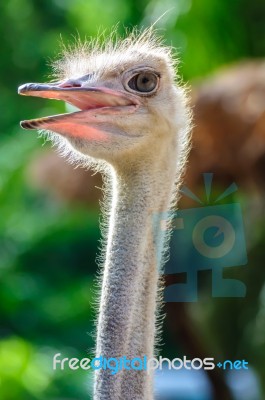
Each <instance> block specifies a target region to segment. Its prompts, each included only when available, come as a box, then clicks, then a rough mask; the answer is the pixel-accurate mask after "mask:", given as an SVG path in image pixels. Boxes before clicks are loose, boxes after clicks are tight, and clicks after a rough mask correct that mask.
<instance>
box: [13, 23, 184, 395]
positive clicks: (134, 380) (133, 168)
mask: <svg viewBox="0 0 265 400" xmlns="http://www.w3.org/2000/svg"><path fill="white" fill-rule="evenodd" d="M175 67H176V62H175V60H174V57H173V56H172V49H171V48H170V47H167V46H165V45H164V44H163V41H162V40H161V38H159V37H157V35H156V33H155V32H154V30H153V29H152V28H149V29H147V30H144V31H142V32H136V31H134V32H133V33H131V34H130V35H128V37H126V38H125V39H115V40H113V38H112V39H111V40H108V41H106V42H105V44H103V45H102V44H101V45H100V44H99V43H98V41H92V42H88V43H85V44H80V43H78V45H77V46H75V47H70V48H66V49H64V52H63V56H62V58H61V59H60V60H59V61H56V62H55V63H54V70H55V74H56V79H55V81H54V82H53V83H50V84H39V83H28V84H25V85H22V86H20V87H19V94H22V95H26V96H37V97H45V98H49V99H59V100H64V101H65V102H67V103H70V104H71V105H74V106H75V107H77V108H78V111H75V112H71V113H68V114H60V115H55V116H49V117H44V118H39V119H33V120H26V121H22V122H21V126H22V128H24V129H39V130H41V131H44V132H45V133H46V134H48V136H49V137H50V138H51V140H52V141H53V142H55V143H56V144H58V146H59V148H60V150H61V151H62V153H63V154H64V155H66V156H68V157H70V159H71V160H72V161H73V162H77V163H78V164H82V165H84V166H86V167H87V166H89V167H90V166H92V167H94V168H96V169H97V170H100V171H102V172H103V174H104V176H105V177H107V178H106V183H105V188H106V190H107V196H105V197H106V203H105V207H104V214H105V216H106V217H107V218H106V220H107V224H106V223H105V228H106V229H104V230H105V235H103V236H104V237H105V239H106V246H105V250H104V260H105V261H104V263H103V268H102V271H103V272H102V279H101V294H100V305H99V315H98V320H97V338H96V357H99V356H103V357H106V358H111V357H115V358H120V357H123V356H126V357H127V359H130V360H131V359H133V358H135V357H137V358H141V359H143V357H144V356H147V358H148V359H151V358H152V357H153V355H154V349H155V344H156V339H157V335H156V333H157V332H159V324H158V319H157V315H158V310H159V309H160V307H159V305H160V304H161V297H162V295H161V288H163V282H161V279H159V276H161V275H160V273H159V269H161V266H162V264H163V260H164V259H165V257H164V255H165V248H166V244H167V243H168V238H169V232H170V224H169V222H170V213H169V214H168V219H167V223H166V224H167V227H168V229H161V226H160V225H161V224H160V222H161V221H160V219H161V218H160V217H159V216H161V215H163V216H165V212H168V211H169V210H170V209H171V208H172V206H173V205H174V203H175V199H176V194H177V189H178V186H179V183H180V180H181V176H182V172H183V167H184V165H185V162H186V158H187V153H188V148H189V136H190V134H189V132H190V125H191V124H190V121H191V118H190V109H189V106H188V102H187V95H186V91H185V89H184V88H182V87H181V86H180V85H179V84H177V80H176V73H175ZM106 204H107V205H108V204H109V207H106ZM107 208H108V209H107ZM152 381H153V378H152V375H151V374H148V373H147V372H146V371H144V370H143V371H135V370H127V369H125V368H124V369H122V371H120V372H119V373H117V374H115V375H113V374H111V372H110V371H109V370H108V369H106V370H104V369H99V370H97V371H96V372H95V385H94V399H95V400H107V399H108V400H109V399H112V400H118V399H123V400H132V399H136V400H150V399H153V384H152Z"/></svg>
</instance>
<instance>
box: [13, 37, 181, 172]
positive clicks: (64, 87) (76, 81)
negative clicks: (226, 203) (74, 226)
mask: <svg viewBox="0 0 265 400" xmlns="http://www.w3.org/2000/svg"><path fill="white" fill-rule="evenodd" d="M174 67H175V63H174V60H173V58H172V56H171V50H170V48H168V47H166V46H163V44H162V43H161V40H160V39H158V38H156V37H155V35H154V33H153V32H152V29H149V30H145V31H143V32H142V33H141V34H138V35H137V34H135V33H133V34H131V35H130V36H129V37H128V38H126V39H124V40H116V41H114V43H113V42H112V41H108V42H107V43H105V44H104V45H103V46H102V45H99V44H98V43H95V42H93V41H92V42H90V43H86V44H79V45H78V46H76V47H75V48H70V49H66V50H65V51H64V54H63V57H62V59H61V60H59V61H56V62H55V63H54V70H55V73H56V82H54V83H50V84H39V83H28V84H25V85H22V86H20V88H19V93H20V94H22V95H27V96H36V97H45V98H49V99H58V100H63V101H65V102H67V103H70V104H71V105H74V106H75V107H77V109H78V110H77V111H75V112H72V113H66V114H60V115H54V116H49V117H44V118H38V119H33V120H26V121H22V122H21V126H22V128H25V129H39V130H43V131H48V133H49V135H50V136H51V138H52V139H53V140H54V141H55V142H57V143H59V145H60V146H61V147H62V146H63V149H64V150H67V151H68V152H69V151H70V152H71V154H72V156H74V158H75V159H77V160H79V159H81V160H83V161H84V162H85V161H87V160H91V158H92V160H93V159H97V160H98V159H99V160H105V161H107V162H109V163H110V164H114V165H115V163H117V162H119V160H121V159H122V160H126V161H129V160H130V159H131V160H133V159H135V157H136V155H137V156H140V157H142V156H143V155H144V157H145V158H146V157H148V153H149V152H150V149H154V150H155V151H160V149H161V146H162V143H165V142H169V143H170V145H172V146H176V147H178V146H177V145H178V143H176V141H181V140H179V138H180V136H181V128H185V127H187V120H188V115H187V111H186V107H185V99H186V97H185V92H184V91H183V89H182V88H180V87H178V86H177V85H176V84H175V80H176V79H175V78H176V76H175V69H174ZM182 130H184V129H182ZM176 133H178V135H176ZM183 133H184V132H183Z"/></svg>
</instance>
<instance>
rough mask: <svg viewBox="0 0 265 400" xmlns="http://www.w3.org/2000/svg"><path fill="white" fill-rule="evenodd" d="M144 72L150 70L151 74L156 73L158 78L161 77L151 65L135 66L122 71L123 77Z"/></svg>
mask: <svg viewBox="0 0 265 400" xmlns="http://www.w3.org/2000/svg"><path fill="white" fill-rule="evenodd" d="M144 72H151V73H152V74H154V75H156V76H157V77H158V78H159V79H160V78H161V74H160V73H159V72H157V71H156V70H155V69H153V68H152V67H146V66H145V67H144V66H143V67H140V66H139V67H136V68H132V69H130V70H129V71H126V72H125V73H124V78H126V76H128V75H130V74H132V75H131V76H130V77H131V78H133V77H134V76H135V75H137V74H141V73H144Z"/></svg>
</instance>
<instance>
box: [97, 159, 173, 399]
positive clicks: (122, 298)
mask: <svg viewBox="0 0 265 400" xmlns="http://www.w3.org/2000/svg"><path fill="white" fill-rule="evenodd" d="M168 157H170V158H168ZM168 157H167V156H166V155H165V156H164V158H163V159H161V160H159V159H158V158H157V157H156V159H155V162H154V164H153V165H150V164H149V165H144V166H143V165H141V166H139V165H138V166H137V167H135V168H134V169H133V170H132V169H128V170H127V171H126V169H125V171H124V169H120V170H119V169H116V170H115V172H114V173H113V194H112V209H111V215H110V221H109V233H108V243H107V250H106V261H105V266H104V273H103V281H102V292H101V301H100V313H99V321H98V333H97V357H99V356H103V357H106V358H110V357H115V358H117V359H119V358H120V357H123V356H126V357H127V358H128V359H130V360H131V359H133V358H135V357H140V358H143V357H144V356H147V357H148V358H151V357H153V351H154V341H155V323H156V304H157V287H158V281H159V269H158V265H157V259H158V258H159V257H158V256H159V254H158V249H157V248H156V245H155V243H157V242H158V241H159V242H160V243H161V242H162V246H161V247H163V232H162V231H161V229H160V227H159V226H158V224H159V218H155V216H157V213H159V212H162V211H166V210H168V209H169V207H170V201H171V198H172V194H173V189H174V180H175V168H176V167H175V161H174V163H172V164H171V163H170V162H169V160H170V159H172V154H170V155H168ZM173 160H175V159H174V158H173ZM121 171H122V172H121ZM155 221H157V222H155ZM155 237H156V239H155ZM152 398H153V393H152V376H151V375H150V374H148V373H147V372H146V371H141V372H140V371H129V370H124V369H123V370H122V371H120V372H119V373H117V374H115V375H112V374H111V371H110V370H108V369H106V370H104V369H100V370H98V371H97V372H96V384H95V400H106V399H113V400H118V399H123V400H129V399H137V400H150V399H152Z"/></svg>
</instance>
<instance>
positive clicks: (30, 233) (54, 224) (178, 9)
mask: <svg viewBox="0 0 265 400" xmlns="http://www.w3.org/2000/svg"><path fill="white" fill-rule="evenodd" d="M167 10H169V11H168V12H167V13H166V14H165V15H164V17H163V18H162V19H160V20H159V21H158V22H157V27H158V28H159V29H160V32H161V34H162V35H164V36H165V39H166V42H167V43H168V44H172V45H173V46H175V47H176V49H177V51H178V53H179V55H180V58H181V64H180V74H181V75H182V76H183V77H184V79H185V80H191V79H193V78H199V77H203V76H206V75H207V74H209V73H210V72H212V71H214V70H215V69H217V68H218V67H220V66H222V65H224V64H226V63H229V62H234V61H237V60H240V59H243V58H248V57H262V56H264V49H265V35H264V16H265V3H264V0H253V1H251V2H250V1H248V0H235V1H229V0H223V1H220V0H200V1H197V0H193V1H192V0H164V1H161V0H151V1H147V0H108V1H107V2H104V3H102V2H99V1H96V0H49V1H46V0H9V1H7V2H1V4H0V36H1V48H0V93H1V95H0V110H1V115H0V118H1V124H0V129H1V136H0V210H1V217H2V218H1V219H0V278H1V279H0V315H1V324H0V338H1V340H0V373H1V375H0V396H1V398H2V399H4V400H15V399H19V400H26V399H27V400H30V399H35V400H42V399H55V398H59V397H60V396H62V397H64V398H66V397H67V398H69V399H81V398H84V397H85V395H84V393H86V392H87V391H88V390H89V388H90V390H91V386H92V385H91V384H88V381H87V373H85V372H84V371H82V372H80V373H77V372H73V371H70V370H68V371H67V370H65V371H53V370H52V357H53V355H54V354H55V353H57V352H60V353H62V354H63V355H64V356H66V357H71V356H73V357H80V358H82V357H85V356H86V355H87V353H88V354H92V353H93V351H92V349H93V345H94V341H93V331H94V326H93V319H94V312H93V309H92V305H93V302H94V299H95V297H96V292H95V289H94V287H95V285H94V277H95V271H96V263H95V261H94V260H95V258H96V253H97V248H98V241H99V237H100V234H99V227H98V211H97V210H94V209H88V208H87V207H85V205H80V204H71V205H69V204H67V203H66V202H65V203H64V202H61V201H59V200H56V199H54V198H52V197H51V195H49V194H47V193H45V192H42V191H38V190H37V189H35V188H33V187H32V186H31V185H30V181H29V179H28V177H27V176H28V175H27V168H28V165H29V163H30V161H31V160H32V159H33V158H34V157H36V156H37V154H40V153H41V145H42V141H41V140H40V139H37V138H36V135H35V134H34V133H27V132H24V131H22V130H21V129H20V128H19V125H18V124H19V121H20V120H22V119H25V118H31V117H32V118H33V117H38V116H43V115H48V114H52V113H54V112H56V113H57V112H61V111H62V110H63V105H62V104H59V103H56V102H46V101H44V100H41V99H38V100H37V101H36V99H34V98H27V99H25V98H23V97H19V96H17V95H16V91H17V87H18V85H19V84H21V83H24V82H30V81H43V80H46V79H48V76H49V72H50V71H49V67H48V63H49V60H50V59H51V58H54V57H56V56H57V54H58V52H59V49H60V37H62V38H63V39H64V40H65V41H66V42H69V41H70V42H71V41H73V35H76V34H77V32H78V33H79V35H80V37H81V38H84V37H89V36H95V35H96V34H97V32H98V30H99V29H109V28H111V27H112V26H113V25H116V24H117V23H119V25H118V31H119V32H120V33H121V34H124V28H125V27H128V28H131V27H132V26H134V25H138V26H140V27H141V26H147V25H149V24H150V23H153V22H154V21H155V20H156V19H158V18H159V17H160V16H161V15H162V14H163V13H164V12H165V11H167ZM45 146H48V144H46V145H45ZM264 236H265V232H261V233H260V238H264ZM260 241H261V240H260ZM254 250H255V254H256V255H257V254H264V253H263V246H262V245H260V244H258V245H257V248H256V249H254ZM254 250H253V252H254ZM257 257H258V256H257ZM252 263H253V265H255V260H254V261H252ZM263 281H264V276H262V277H261V279H260V280H259V284H258V285H256V286H255V282H253V287H254V288H257V289H256V290H257V291H260V290H261V289H262V285H261V284H262V282H263ZM254 292H255V289H254ZM262 293H263V295H262V296H261V300H260V302H259V301H257V300H255V298H254V295H252V296H253V302H251V303H250V304H251V306H252V307H253V308H252V309H251V310H249V317H248V318H247V323H246V320H244V319H243V320H241V322H240V323H239V327H238V330H237V331H235V332H234V335H233V337H232V339H231V331H228V332H229V334H228V335H225V334H223V335H222V334H220V331H219V333H218V321H217V322H215V324H214V328H213V330H212V331H211V330H210V331H209V332H208V335H209V337H210V341H211V342H212V344H213V346H214V345H215V346H217V347H218V345H219V348H220V347H222V348H223V349H228V350H227V353H228V355H230V354H235V353H237V354H238V353H239V354H243V353H244V351H246V354H247V355H248V356H249V358H251V355H252V354H253V357H254V355H255V354H256V353H257V352H258V353H259V362H256V367H257V368H258V369H259V371H260V373H261V374H264V371H263V369H262V363H264V355H265V342H264V338H263V337H262V331H263V332H264V330H263V328H264V325H265V322H264V321H265V317H264V315H265V312H264V309H265V301H264V298H265V295H264V289H263V292H262ZM234 304H235V305H234V308H233V309H232V310H231V314H230V317H231V323H233V320H234V319H235V318H236V316H235V315H236V313H237V312H238V310H239V309H240V307H242V302H241V303H240V304H239V303H234ZM229 307H230V308H231V305H230V306H229ZM206 308H207V307H206ZM207 310H208V311H207V312H208V313H209V315H210V316H213V315H215V314H216V313H219V314H218V315H222V310H227V307H225V306H224V302H219V303H218V304H217V303H211V305H210V306H208V308H207ZM200 312H201V311H200ZM207 312H206V311H205V313H206V314H207ZM224 313H225V311H223V314H224ZM256 316H257V318H258V319H257V324H259V325H258V330H255V329H254V328H253V326H252V325H251V324H250V322H251V321H253V319H254V318H255V317H256ZM207 318H210V317H207V315H206V316H205V320H207ZM224 318H227V315H226V316H225V317H224ZM219 322H220V317H219ZM206 325H207V324H206ZM233 326H234V325H233ZM214 329H215V330H216V331H214ZM253 330H255V332H253ZM205 334H207V332H206V333H205ZM254 334H255V335H256V336H257V339H256V342H255V343H256V346H254V347H255V348H254V349H253V348H250V347H251V346H249V343H248V340H247V337H248V335H254ZM213 338H214V339H213ZM231 340H232V342H231ZM238 342H240V345H241V348H244V349H245V348H246V349H247V350H244V351H242V350H238V346H237V343H238ZM229 343H233V346H237V350H235V349H234V350H235V351H234V353H233V349H231V346H229ZM223 351H224V352H225V350H223ZM167 352H169V353H170V350H169V348H168V349H167ZM69 371H70V372H69ZM263 379H264V377H263ZM86 398H87V397H86Z"/></svg>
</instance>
